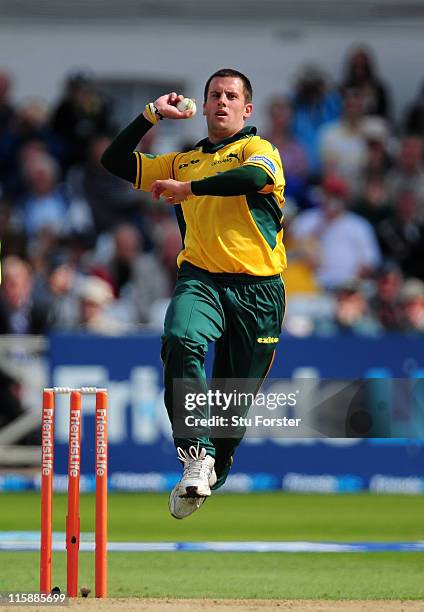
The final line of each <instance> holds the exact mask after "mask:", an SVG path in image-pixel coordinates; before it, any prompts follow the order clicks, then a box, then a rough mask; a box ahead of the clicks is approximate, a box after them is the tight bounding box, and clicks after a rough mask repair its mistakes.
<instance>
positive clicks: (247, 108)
mask: <svg viewBox="0 0 424 612" xmlns="http://www.w3.org/2000/svg"><path fill="white" fill-rule="evenodd" d="M252 113H253V104H252V103H251V102H249V104H246V105H245V107H244V114H243V119H248V118H249V117H251V115H252Z"/></svg>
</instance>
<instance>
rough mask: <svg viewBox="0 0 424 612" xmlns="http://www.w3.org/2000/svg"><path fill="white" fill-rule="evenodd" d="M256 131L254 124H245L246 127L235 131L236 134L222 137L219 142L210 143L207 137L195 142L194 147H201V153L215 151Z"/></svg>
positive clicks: (252, 134)
mask: <svg viewBox="0 0 424 612" xmlns="http://www.w3.org/2000/svg"><path fill="white" fill-rule="evenodd" d="M256 132H257V130H256V128H255V126H254V125H246V127H244V128H243V129H242V130H240V132H237V134H234V135H233V136H229V137H228V138H224V140H221V142H216V143H212V142H210V141H209V138H204V139H203V140H200V141H199V142H198V143H197V144H196V148H197V147H201V148H202V151H203V153H215V152H216V151H219V149H222V148H223V147H225V146H226V145H227V144H230V143H231V142H236V141H237V140H241V139H242V138H247V137H248V136H254V135H255V134H256Z"/></svg>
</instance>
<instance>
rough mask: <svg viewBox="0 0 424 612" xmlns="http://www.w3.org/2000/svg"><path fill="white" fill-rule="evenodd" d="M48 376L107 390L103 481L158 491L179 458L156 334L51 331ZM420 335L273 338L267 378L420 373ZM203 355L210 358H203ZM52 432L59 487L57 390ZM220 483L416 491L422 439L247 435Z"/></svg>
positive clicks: (86, 422) (87, 473)
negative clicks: (106, 465)
mask: <svg viewBox="0 0 424 612" xmlns="http://www.w3.org/2000/svg"><path fill="white" fill-rule="evenodd" d="M49 343H50V350H49V362H50V373H51V384H52V385H55V386H66V387H78V386H97V387H106V388H107V389H108V390H109V405H110V408H109V449H110V453H109V472H110V484H111V488H119V489H129V490H132V489H133V490H140V489H141V490H166V489H169V488H170V487H171V486H172V485H173V483H174V482H175V481H176V479H177V478H178V474H179V473H180V466H179V463H178V461H177V459H176V453H175V450H174V447H173V443H172V438H171V430H170V426H169V422H168V417H167V414H166V410H165V407H164V404H163V384H162V365H161V362H160V357H159V350H160V338H159V336H158V335H156V334H140V335H136V336H131V337H122V338H116V337H104V336H88V335H74V334H72V335H62V334H60V335H52V336H51V337H50V340H49ZM423 356H424V341H423V340H422V339H420V338H419V337H410V338H405V337H404V336H392V337H386V338H382V339H364V338H355V337H339V338H334V339H318V338H310V339H304V340H299V339H294V338H285V337H283V339H282V340H281V345H280V346H279V351H278V352H277V358H276V361H275V363H274V366H273V370H272V377H273V378H291V377H295V376H298V375H300V376H317V377H321V378H343V377H344V378H364V377H367V376H369V375H372V374H373V373H375V372H377V373H379V375H384V376H388V377H393V378H408V377H414V376H419V375H420V374H421V372H422V371H423V370H422V369H421V368H422V366H423V361H424V359H423ZM209 361H210V359H209ZM57 399H58V401H57V410H56V421H55V434H56V436H55V437H56V456H55V472H56V473H57V474H59V477H58V479H57V486H58V487H59V488H60V487H61V483H62V485H63V486H65V482H66V476H65V475H66V472H67V454H66V450H67V436H68V414H69V413H68V410H69V407H68V403H69V398H68V397H66V396H58V398H57ZM83 415H84V416H83V432H82V475H83V476H84V477H85V479H83V480H82V486H83V487H84V486H85V487H86V488H90V487H91V486H92V474H93V466H94V448H93V447H94V398H93V397H90V396H87V397H85V398H84V405H83ZM226 488H227V490H229V489H231V490H240V491H248V490H261V489H281V488H284V489H287V490H308V491H322V492H337V491H357V490H363V489H370V490H375V491H399V492H408V493H422V492H424V445H423V444H422V443H421V441H420V440H415V441H412V440H409V441H408V440H402V439H397V440H390V439H370V440H362V439H354V438H346V439H339V438H337V439H321V440H316V439H294V438H291V439H289V438H276V439H274V438H273V439H271V438H266V437H264V438H261V439H257V438H256V439H255V438H250V439H246V440H245V441H244V442H243V443H242V445H241V446H240V448H239V449H238V451H237V455H236V460H235V464H234V468H233V472H232V474H231V477H230V478H229V480H228V484H227V485H226Z"/></svg>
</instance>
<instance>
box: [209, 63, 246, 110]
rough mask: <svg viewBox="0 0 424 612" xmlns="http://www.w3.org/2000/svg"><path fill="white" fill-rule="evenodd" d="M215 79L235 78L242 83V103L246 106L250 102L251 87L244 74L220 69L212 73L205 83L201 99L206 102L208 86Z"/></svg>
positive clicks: (229, 69)
mask: <svg viewBox="0 0 424 612" xmlns="http://www.w3.org/2000/svg"><path fill="white" fill-rule="evenodd" d="M215 77H235V78H238V79H240V80H241V81H242V83H243V93H244V101H245V102H246V104H248V103H249V102H251V101H252V97H253V92H252V85H251V83H250V81H249V79H248V78H247V76H246V75H245V74H243V73H242V72H239V71H238V70H234V68H221V69H220V70H217V71H216V72H214V73H213V74H212V75H211V76H210V77H209V78H208V80H207V81H206V85H205V91H204V95H203V99H204V101H205V102H206V100H207V98H208V91H209V85H210V84H211V81H212V79H214V78H215Z"/></svg>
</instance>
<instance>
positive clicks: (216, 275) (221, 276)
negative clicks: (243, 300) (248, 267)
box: [180, 261, 281, 285]
mask: <svg viewBox="0 0 424 612" xmlns="http://www.w3.org/2000/svg"><path fill="white" fill-rule="evenodd" d="M180 270H181V272H183V271H184V270H193V271H197V272H201V273H202V274H206V275H207V276H209V277H210V278H211V279H213V280H214V281H218V282H227V283H235V284H237V283H242V284H252V285H254V284H256V283H269V282H270V281H276V280H279V281H281V275H280V274H273V275H272V276H256V275H255V274H243V273H240V274H236V273H233V272H209V270H205V269H204V268H199V267H198V266H195V265H193V264H192V263H190V262H188V261H183V263H182V264H181V267H180Z"/></svg>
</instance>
